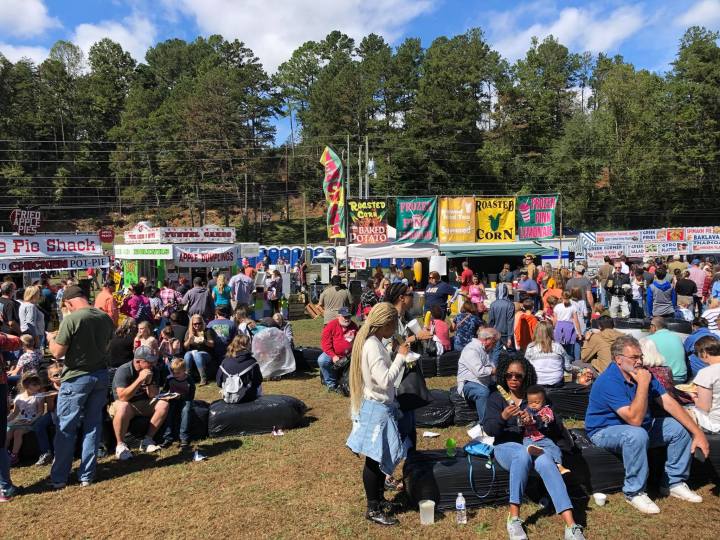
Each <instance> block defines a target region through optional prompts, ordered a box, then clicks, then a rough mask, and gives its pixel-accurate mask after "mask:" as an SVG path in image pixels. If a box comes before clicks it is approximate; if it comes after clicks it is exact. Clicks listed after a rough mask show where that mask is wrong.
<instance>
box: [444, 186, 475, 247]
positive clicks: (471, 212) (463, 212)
mask: <svg viewBox="0 0 720 540" xmlns="http://www.w3.org/2000/svg"><path fill="white" fill-rule="evenodd" d="M438 240H439V241H440V243H441V244H445V243H451V242H474V241H475V199H474V198H473V197H443V198H441V199H440V202H439V210H438Z"/></svg>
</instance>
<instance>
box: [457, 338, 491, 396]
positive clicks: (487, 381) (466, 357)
mask: <svg viewBox="0 0 720 540" xmlns="http://www.w3.org/2000/svg"><path fill="white" fill-rule="evenodd" d="M494 367H495V364H494V363H493V362H492V360H491V359H490V356H489V355H488V353H487V352H486V351H485V349H484V347H483V346H482V344H481V343H480V341H478V340H477V339H473V340H472V341H471V342H470V343H468V344H467V345H465V347H464V348H463V350H462V353H460V359H459V360H458V371H457V391H458V394H460V395H463V393H462V391H463V386H464V385H465V383H466V382H474V383H480V384H483V385H485V386H488V387H489V386H491V385H492V383H493V381H494V378H493V375H492V370H493V368H494Z"/></svg>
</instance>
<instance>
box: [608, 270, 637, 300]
mask: <svg viewBox="0 0 720 540" xmlns="http://www.w3.org/2000/svg"><path fill="white" fill-rule="evenodd" d="M623 285H628V286H630V276H628V275H627V274H623V273H622V272H620V273H619V274H618V273H617V272H613V273H612V274H610V277H609V278H608V280H607V283H606V285H605V290H606V291H607V292H608V294H609V295H610V296H629V295H630V296H631V295H632V287H630V288H627V287H626V288H625V289H623Z"/></svg>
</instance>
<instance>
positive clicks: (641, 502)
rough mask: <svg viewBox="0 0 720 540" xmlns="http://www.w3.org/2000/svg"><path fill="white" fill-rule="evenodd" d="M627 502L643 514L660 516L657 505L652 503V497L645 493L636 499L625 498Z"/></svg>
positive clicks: (635, 497)
mask: <svg viewBox="0 0 720 540" xmlns="http://www.w3.org/2000/svg"><path fill="white" fill-rule="evenodd" d="M625 500H626V501H627V502H629V503H630V504H631V505H633V506H634V507H635V508H636V509H637V510H639V511H640V512H642V513H643V514H659V513H660V509H659V508H658V506H657V504H655V503H654V502H652V500H651V499H650V497H648V496H647V494H645V493H638V494H637V495H635V496H634V497H632V498H630V499H628V498H627V497H625Z"/></svg>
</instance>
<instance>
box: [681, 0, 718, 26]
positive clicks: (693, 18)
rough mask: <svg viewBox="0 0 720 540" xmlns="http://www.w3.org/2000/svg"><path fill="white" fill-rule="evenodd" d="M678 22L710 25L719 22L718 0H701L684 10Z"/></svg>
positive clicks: (691, 24) (690, 24)
mask: <svg viewBox="0 0 720 540" xmlns="http://www.w3.org/2000/svg"><path fill="white" fill-rule="evenodd" d="M678 22H679V23H680V24H681V25H683V26H693V25H698V26H705V27H712V26H713V25H716V24H720V0H701V1H700V2H697V3H696V4H695V5H694V6H693V7H691V8H690V9H689V10H688V11H686V12H685V13H684V14H683V15H682V16H681V17H680V18H679V19H678Z"/></svg>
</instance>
